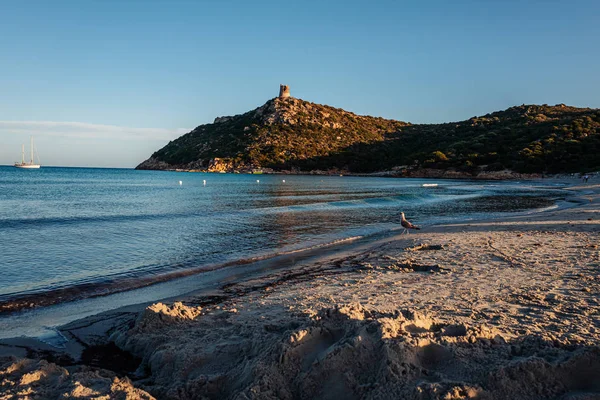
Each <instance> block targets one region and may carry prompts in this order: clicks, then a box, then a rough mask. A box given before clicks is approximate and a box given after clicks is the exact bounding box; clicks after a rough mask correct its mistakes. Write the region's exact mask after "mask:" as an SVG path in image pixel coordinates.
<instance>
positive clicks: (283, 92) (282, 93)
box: [279, 85, 290, 99]
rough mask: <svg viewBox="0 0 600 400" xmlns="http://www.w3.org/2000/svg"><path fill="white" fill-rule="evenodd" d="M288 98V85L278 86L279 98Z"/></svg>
mask: <svg viewBox="0 0 600 400" xmlns="http://www.w3.org/2000/svg"><path fill="white" fill-rule="evenodd" d="M288 97H290V87H289V86H288V85H279V98H280V99H286V98H288Z"/></svg>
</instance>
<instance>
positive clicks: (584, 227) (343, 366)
mask: <svg viewBox="0 0 600 400" xmlns="http://www.w3.org/2000/svg"><path fill="white" fill-rule="evenodd" d="M568 189H569V190H570V191H571V192H572V196H571V197H569V198H568V199H567V200H568V202H569V206H568V207H560V208H558V209H554V210H548V211H545V212H541V213H533V214H520V215H515V216H508V217H504V218H501V219H483V220H469V221H465V222H460V221H455V222H452V223H446V224H440V225H432V226H424V227H423V229H422V230H420V231H411V232H410V234H402V233H400V231H398V233H397V234H396V235H394V236H391V237H386V238H382V239H379V240H375V241H373V242H370V243H368V244H363V245H361V246H356V247H355V248H353V249H352V250H348V251H346V252H344V253H343V254H331V255H329V256H327V255H325V256H324V257H321V258H320V259H318V260H316V261H315V260H311V261H310V262H305V263H299V264H297V265H295V266H294V267H293V268H287V269H281V270H277V271H273V272H272V273H266V274H261V275H260V276H257V277H255V278H253V277H246V278H245V279H242V280H237V281H236V280H232V281H231V282H230V283H227V284H223V285H221V286H220V287H218V288H213V289H211V290H204V291H199V292H197V293H190V294H188V295H186V296H180V297H178V298H172V299H169V300H165V301H161V302H157V303H153V304H150V305H148V304H144V305H138V306H128V307H125V308H121V309H117V310H112V311H108V312H105V313H101V314H98V315H94V316H91V317H88V318H85V319H82V320H78V321H74V322H71V323H69V324H67V325H65V326H63V327H61V328H60V329H59V331H60V333H61V335H63V336H64V338H65V343H63V344H62V345H61V348H56V347H53V346H51V345H48V344H45V343H42V342H39V341H36V340H33V339H26V338H18V339H5V340H3V341H2V342H1V343H0V355H1V356H0V376H1V377H2V379H1V380H0V393H2V394H0V398H1V399H11V398H59V397H60V396H65V397H69V396H70V397H78V398H90V399H91V398H107V399H108V398H128V399H136V398H143V399H150V398H157V399H197V398H207V399H237V400H241V399H312V398H316V399H333V398H343V399H363V398H364V399H389V398H409V399H412V398H414V399H464V398H481V399H538V398H545V399H599V398H600V347H599V343H600V342H599V339H600V311H599V310H600V247H599V243H600V185H592V184H590V185H586V186H572V187H569V188H568Z"/></svg>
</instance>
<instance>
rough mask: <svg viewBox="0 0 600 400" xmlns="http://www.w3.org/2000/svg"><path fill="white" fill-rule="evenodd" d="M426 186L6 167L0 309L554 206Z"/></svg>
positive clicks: (450, 184)
mask: <svg viewBox="0 0 600 400" xmlns="http://www.w3.org/2000/svg"><path fill="white" fill-rule="evenodd" d="M283 180H285V182H284V181H283ZM179 181H182V184H181V185H180V184H179ZM204 181H206V183H204ZM424 183H432V181H431V180H418V179H390V178H373V177H339V176H328V177H322V176H283V175H243V174H203V173H181V172H163V171H134V170H129V169H87V168H48V167H47V168H42V169H40V170H35V171H34V170H32V171H28V170H21V169H16V168H13V167H0V277H1V278H0V282H1V285H0V304H2V305H4V306H6V305H10V304H11V303H12V302H15V301H16V299H23V298H25V299H27V302H28V304H30V305H31V304H33V303H35V302H36V301H41V300H40V299H45V301H48V298H53V297H54V298H57V299H58V297H61V298H62V299H65V300H69V299H71V298H73V297H86V296H89V295H91V294H98V293H108V292H111V291H115V290H119V288H121V289H122V288H123V287H135V286H141V285H144V284H148V283H151V282H153V281H157V280H160V279H161V278H162V277H164V276H167V275H168V274H172V273H173V272H178V271H189V270H190V269H195V270H202V269H211V268H218V267H219V266H221V265H224V264H228V265H235V263H240V264H241V263H243V262H245V261H247V260H252V259H257V258H263V257H269V256H271V255H274V254H282V253H286V252H293V251H297V250H302V249H306V248H310V247H314V246H322V245H326V244H328V243H333V242H336V241H339V240H344V239H347V238H351V237H357V236H365V235H373V234H377V233H381V232H385V231H389V230H390V229H393V228H397V227H398V222H399V212H400V211H404V212H405V213H406V215H407V217H408V218H409V219H411V220H412V221H413V222H415V223H419V224H423V225H425V226H427V225H428V224H432V223H438V222H442V221H451V220H453V219H455V218H459V217H460V218H465V214H466V215H468V217H469V218H475V217H481V216H488V215H494V214H496V213H502V212H514V211H519V210H524V209H529V208H536V207H544V206H548V205H549V204H550V203H551V202H552V201H553V200H554V199H555V198H556V196H557V193H556V192H555V191H553V190H541V189H539V188H534V187H531V186H525V185H516V184H514V183H505V184H498V183H490V184H485V183H481V182H469V181H437V183H439V186H437V187H423V184H424ZM59 300H60V299H59ZM59 300H57V301H59ZM5 309H6V308H5Z"/></svg>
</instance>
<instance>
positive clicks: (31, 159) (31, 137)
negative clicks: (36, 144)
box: [31, 136, 33, 165]
mask: <svg viewBox="0 0 600 400" xmlns="http://www.w3.org/2000/svg"><path fill="white" fill-rule="evenodd" d="M31 165H33V136H32V137H31Z"/></svg>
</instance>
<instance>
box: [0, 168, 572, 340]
mask: <svg viewBox="0 0 600 400" xmlns="http://www.w3.org/2000/svg"><path fill="white" fill-rule="evenodd" d="M416 179H420V178H416ZM540 183H543V182H540ZM560 183H562V184H563V186H561V187H545V189H556V190H561V191H563V190H565V189H564V187H565V185H567V183H565V182H564V181H563V180H561V181H560ZM567 203H569V200H568V199H565V200H562V201H560V202H559V203H556V204H555V205H553V206H550V207H544V208H540V209H528V210H523V211H511V212H506V213H505V215H504V216H506V217H519V216H523V215H528V214H537V213H542V212H546V211H548V210H553V209H562V208H565V207H567V205H566V204H567ZM490 218H491V219H492V220H493V219H494V218H497V217H484V218H483V219H481V218H479V219H477V218H476V219H474V221H478V220H489V219H490ZM439 224H440V223H432V224H429V225H428V227H435V226H437V225H439ZM400 229H401V228H392V229H388V230H385V231H378V232H375V233H371V234H366V235H361V236H355V237H344V238H341V239H335V240H333V241H331V242H324V243H319V244H315V245H311V246H309V247H305V248H299V249H293V250H287V251H277V250H276V249H275V251H273V252H271V253H268V254H259V255H253V256H250V257H248V258H241V259H235V260H231V261H226V262H222V263H210V264H205V265H200V266H197V267H194V268H188V269H184V270H174V271H169V272H166V273H162V274H159V275H148V276H140V277H129V278H115V279H106V280H104V281H100V282H96V283H84V284H76V285H71V286H67V287H62V288H56V289H52V290H49V291H42V292H39V293H38V292H33V293H24V294H20V295H14V296H12V297H11V298H9V299H7V300H0V318H2V317H10V316H11V315H14V314H15V313H21V312H27V311H28V310H37V309H40V308H45V307H52V306H56V305H61V304H64V303H70V302H77V301H82V300H83V301H85V300H88V299H95V298H107V299H110V297H111V296H114V295H118V294H120V293H127V292H132V291H136V290H139V289H145V288H148V287H151V286H154V285H160V284H167V285H168V283H169V282H171V281H175V280H179V279H185V278H187V277H194V276H197V275H202V274H206V273H210V272H214V271H219V270H225V271H227V270H229V269H231V268H239V267H243V266H250V267H252V266H253V265H257V264H260V263H276V262H278V261H280V262H283V264H289V260H288V259H294V258H295V257H296V254H298V255H299V256H300V257H301V258H302V257H303V254H306V255H308V256H310V255H312V254H313V253H314V252H315V251H316V252H318V253H321V254H323V255H324V256H326V254H327V253H328V252H330V251H335V250H336V249H337V248H338V247H340V246H342V247H345V246H349V247H352V243H353V242H356V241H358V242H361V243H363V242H364V243H369V242H374V241H378V240H380V239H381V238H388V237H392V236H393V235H394V234H395V233H394V232H395V231H396V230H400ZM258 269H260V267H259V268H258ZM232 275H235V272H234V273H232ZM179 295H181V294H179ZM168 297H173V296H168ZM157 300H158V299H157ZM0 326H1V325H0ZM1 337H2V336H0V338H1Z"/></svg>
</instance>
